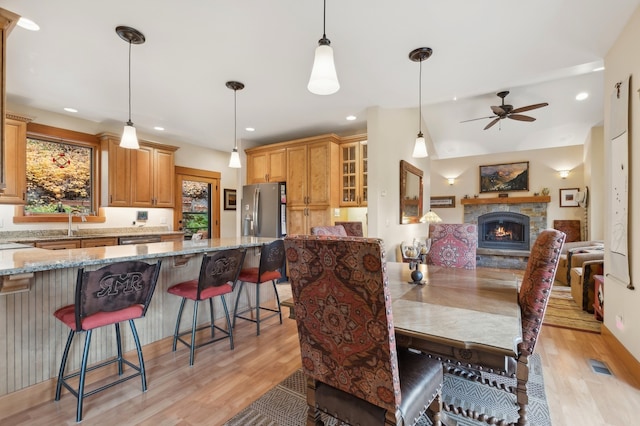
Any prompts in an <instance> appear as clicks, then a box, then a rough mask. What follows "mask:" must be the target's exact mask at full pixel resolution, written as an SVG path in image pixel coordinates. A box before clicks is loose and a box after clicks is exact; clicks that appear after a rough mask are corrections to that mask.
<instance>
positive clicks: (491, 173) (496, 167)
mask: <svg viewBox="0 0 640 426" xmlns="http://www.w3.org/2000/svg"><path fill="white" fill-rule="evenodd" d="M528 190H529V162H528V161H521V162H519V163H507V164H493V165H489V166H480V192H505V191H528Z"/></svg>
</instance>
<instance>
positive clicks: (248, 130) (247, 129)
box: [244, 127, 256, 132]
mask: <svg viewBox="0 0 640 426" xmlns="http://www.w3.org/2000/svg"><path fill="white" fill-rule="evenodd" d="M244 129H245V130H246V131H247V132H255V131H256V129H254V128H253V127H245V128H244Z"/></svg>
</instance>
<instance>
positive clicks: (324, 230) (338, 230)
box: [311, 225, 347, 237]
mask: <svg viewBox="0 0 640 426" xmlns="http://www.w3.org/2000/svg"><path fill="white" fill-rule="evenodd" d="M311 235H335V236H338V237H346V236H347V231H346V230H345V229H344V226H342V225H335V226H314V227H312V228H311Z"/></svg>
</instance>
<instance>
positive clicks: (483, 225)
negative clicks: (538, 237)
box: [478, 212, 530, 250]
mask: <svg viewBox="0 0 640 426" xmlns="http://www.w3.org/2000/svg"><path fill="white" fill-rule="evenodd" d="M529 232H530V231H529V216H526V215H523V214H520V213H512V212H493V213H486V214H483V215H481V216H478V247H484V248H491V249H509V250H529Z"/></svg>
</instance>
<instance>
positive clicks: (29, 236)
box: [0, 226, 184, 244]
mask: <svg viewBox="0 0 640 426" xmlns="http://www.w3.org/2000/svg"><path fill="white" fill-rule="evenodd" d="M180 234H184V232H183V231H170V230H168V229H167V227H165V226H155V227H140V226H137V227H135V226H134V227H125V228H91V229H89V228H86V229H79V230H77V231H74V234H73V235H71V236H69V235H67V230H66V229H53V230H34V231H7V232H0V244H4V243H20V242H24V243H29V242H36V241H56V240H83V239H91V238H114V237H115V238H119V237H129V236H133V235H180Z"/></svg>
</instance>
